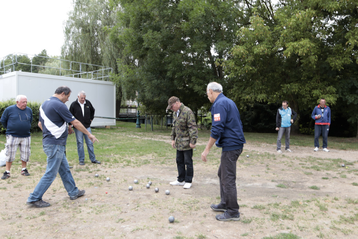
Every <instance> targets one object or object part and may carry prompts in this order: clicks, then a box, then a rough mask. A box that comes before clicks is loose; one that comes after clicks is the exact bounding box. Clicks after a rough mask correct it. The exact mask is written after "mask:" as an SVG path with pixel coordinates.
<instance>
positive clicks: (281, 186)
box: [276, 183, 287, 188]
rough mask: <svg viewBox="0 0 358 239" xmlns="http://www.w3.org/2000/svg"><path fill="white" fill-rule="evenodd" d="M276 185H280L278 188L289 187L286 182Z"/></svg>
mask: <svg viewBox="0 0 358 239" xmlns="http://www.w3.org/2000/svg"><path fill="white" fill-rule="evenodd" d="M276 187H278V188H287V186H286V185H285V184H282V183H280V184H277V185H276Z"/></svg>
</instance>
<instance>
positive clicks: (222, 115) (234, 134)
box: [210, 93, 246, 151]
mask: <svg viewBox="0 0 358 239" xmlns="http://www.w3.org/2000/svg"><path fill="white" fill-rule="evenodd" d="M210 110H211V119H212V127H211V135H210V136H211V137H212V138H214V139H216V143H215V144H216V146H217V147H221V148H222V149H223V151H232V150H237V149H242V148H243V144H244V143H246V140H245V137H244V132H243V130H242V123H241V119H240V113H239V110H238V108H237V107H236V104H235V103H234V102H233V101H232V100H230V99H229V98H227V97H226V96H225V95H224V94H223V93H221V94H220V95H218V97H217V98H216V100H215V102H214V104H213V105H212V106H211V109H210Z"/></svg>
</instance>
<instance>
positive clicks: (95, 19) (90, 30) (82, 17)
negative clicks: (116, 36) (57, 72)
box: [62, 0, 122, 115]
mask: <svg viewBox="0 0 358 239" xmlns="http://www.w3.org/2000/svg"><path fill="white" fill-rule="evenodd" d="M117 9H118V7H114V6H112V7H111V6H110V4H109V1H108V0H96V1H94V0H74V2H73V10H72V11H71V12H70V13H69V18H68V20H67V22H66V27H65V43H64V45H63V46H62V56H63V57H64V58H65V59H67V60H70V61H76V62H83V63H89V64H94V65H103V66H107V67H111V68H112V69H113V75H112V78H113V79H116V77H117V74H118V73H119V71H118V66H117V58H119V54H120V49H119V48H118V45H117V44H114V43H113V42H112V41H111V40H110V32H109V30H108V29H109V28H112V27H114V26H115V20H116V12H117V11H118V10H117ZM71 67H72V69H76V70H79V67H80V65H79V64H73V65H72V66H71ZM81 67H82V68H81V70H82V71H94V70H101V68H100V67H96V66H91V65H81ZM117 83H119V82H117ZM121 100H122V90H121V85H120V84H117V102H116V105H117V113H119V107H120V105H121ZM117 115H118V114H117Z"/></svg>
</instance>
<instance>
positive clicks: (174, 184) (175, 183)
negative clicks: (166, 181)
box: [170, 180, 185, 186]
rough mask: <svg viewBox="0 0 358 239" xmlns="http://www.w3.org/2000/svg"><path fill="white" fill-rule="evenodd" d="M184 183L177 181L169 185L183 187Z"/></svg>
mask: <svg viewBox="0 0 358 239" xmlns="http://www.w3.org/2000/svg"><path fill="white" fill-rule="evenodd" d="M184 184H185V182H178V180H176V181H174V182H170V185H172V186H184Z"/></svg>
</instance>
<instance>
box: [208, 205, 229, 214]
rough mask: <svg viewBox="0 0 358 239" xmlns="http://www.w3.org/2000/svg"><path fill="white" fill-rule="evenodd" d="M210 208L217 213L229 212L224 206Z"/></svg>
mask: <svg viewBox="0 0 358 239" xmlns="http://www.w3.org/2000/svg"><path fill="white" fill-rule="evenodd" d="M210 208H211V209H213V210H214V211H215V212H225V211H226V210H227V208H226V207H224V206H223V205H222V204H211V206H210Z"/></svg>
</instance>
